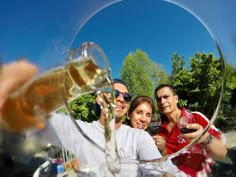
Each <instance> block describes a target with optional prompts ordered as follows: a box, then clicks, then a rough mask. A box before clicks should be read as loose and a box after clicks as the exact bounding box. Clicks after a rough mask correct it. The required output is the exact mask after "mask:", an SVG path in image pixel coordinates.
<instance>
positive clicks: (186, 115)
mask: <svg viewBox="0 0 236 177" xmlns="http://www.w3.org/2000/svg"><path fill="white" fill-rule="evenodd" d="M195 122H196V121H195V119H194V117H193V115H192V114H191V113H190V112H188V111H187V110H182V115H181V117H180V118H179V119H178V122H177V125H178V127H179V129H180V132H181V133H183V134H185V133H193V132H195V131H196V130H195V129H189V128H186V126H187V125H188V124H192V123H195Z"/></svg>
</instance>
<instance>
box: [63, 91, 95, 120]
mask: <svg viewBox="0 0 236 177" xmlns="http://www.w3.org/2000/svg"><path fill="white" fill-rule="evenodd" d="M95 99H96V94H95V93H92V94H86V95H82V96H80V97H79V98H78V99H76V100H74V101H72V102H71V103H69V107H70V110H71V113H72V115H73V117H74V118H75V119H81V120H83V121H86V122H91V121H93V120H96V119H97V118H96V116H95V113H94V103H95ZM60 112H66V109H65V108H63V109H61V110H60Z"/></svg>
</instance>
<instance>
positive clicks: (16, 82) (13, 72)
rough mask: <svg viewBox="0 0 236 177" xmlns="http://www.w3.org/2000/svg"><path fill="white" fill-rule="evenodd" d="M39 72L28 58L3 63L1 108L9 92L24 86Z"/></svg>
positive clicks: (0, 76) (0, 77)
mask: <svg viewBox="0 0 236 177" xmlns="http://www.w3.org/2000/svg"><path fill="white" fill-rule="evenodd" d="M37 72H38V69H37V67H36V66H35V65H33V64H30V63H28V62H27V61H26V60H21V61H17V62H13V63H10V64H6V65H3V66H2V70H1V73H0V109H1V108H2V106H3V104H4V102H5V101H6V99H7V97H8V95H9V93H11V92H12V91H13V90H15V89H17V88H19V87H20V86H22V85H23V84H24V83H25V82H27V81H28V80H30V79H31V78H32V77H33V76H34V75H35V74H36V73H37Z"/></svg>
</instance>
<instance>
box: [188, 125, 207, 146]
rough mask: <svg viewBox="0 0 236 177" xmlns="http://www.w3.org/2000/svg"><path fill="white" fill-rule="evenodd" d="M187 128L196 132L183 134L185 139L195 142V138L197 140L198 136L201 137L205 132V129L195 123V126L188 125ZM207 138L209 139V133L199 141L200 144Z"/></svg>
mask: <svg viewBox="0 0 236 177" xmlns="http://www.w3.org/2000/svg"><path fill="white" fill-rule="evenodd" d="M186 128H188V129H195V130H196V131H195V132H193V133H186V134H183V136H184V137H185V138H187V139H188V140H189V141H193V140H194V139H195V138H197V137H198V136H200V135H201V134H202V133H203V130H204V128H203V127H202V126H201V125H199V124H197V123H194V124H188V125H187V126H186ZM205 137H207V133H205V134H204V135H203V137H202V138H201V139H200V140H199V141H198V143H200V142H201V141H202V139H205Z"/></svg>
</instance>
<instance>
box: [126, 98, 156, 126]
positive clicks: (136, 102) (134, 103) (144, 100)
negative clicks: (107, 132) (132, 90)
mask: <svg viewBox="0 0 236 177" xmlns="http://www.w3.org/2000/svg"><path fill="white" fill-rule="evenodd" d="M141 103H148V104H149V105H150V106H151V108H152V113H153V114H154V113H155V105H154V102H153V100H152V98H150V97H148V96H137V97H136V98H135V99H133V100H132V101H131V103H130V107H129V110H128V116H129V115H131V114H132V112H133V111H134V110H135V109H136V108H137V107H138V106H139V105H140V104H141ZM126 123H127V124H128V125H130V120H129V119H126ZM130 126H131V125H130Z"/></svg>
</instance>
